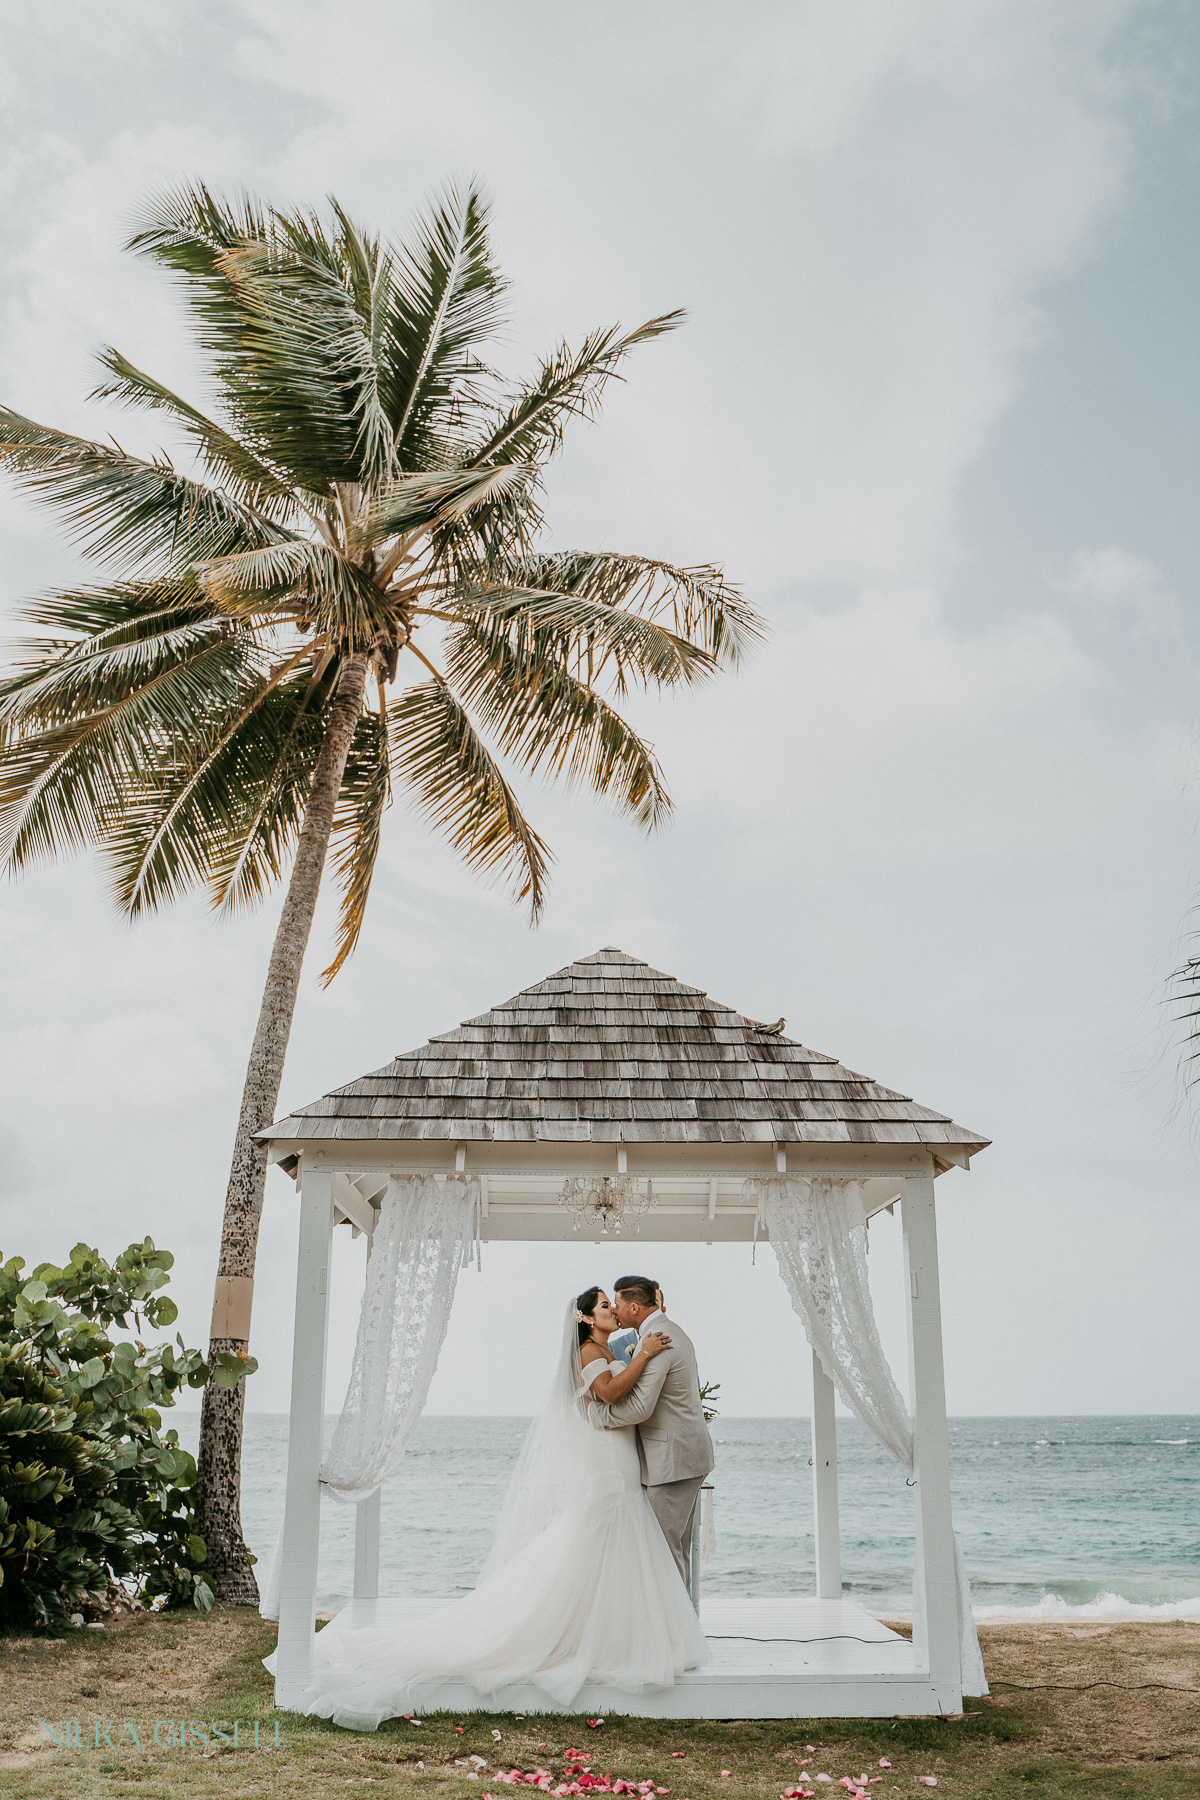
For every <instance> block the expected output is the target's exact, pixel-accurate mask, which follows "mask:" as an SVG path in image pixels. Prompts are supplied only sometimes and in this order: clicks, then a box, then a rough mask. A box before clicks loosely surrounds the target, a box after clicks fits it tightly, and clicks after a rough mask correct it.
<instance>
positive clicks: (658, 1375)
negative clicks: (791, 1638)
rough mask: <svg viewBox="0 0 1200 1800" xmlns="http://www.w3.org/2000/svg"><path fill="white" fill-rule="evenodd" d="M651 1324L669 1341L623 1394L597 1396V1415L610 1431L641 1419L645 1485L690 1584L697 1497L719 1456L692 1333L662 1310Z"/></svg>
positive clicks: (640, 1452)
mask: <svg viewBox="0 0 1200 1800" xmlns="http://www.w3.org/2000/svg"><path fill="white" fill-rule="evenodd" d="M647 1324H649V1325H650V1327H651V1329H652V1330H656V1331H665V1332H666V1334H667V1336H668V1337H669V1338H670V1339H671V1348H670V1349H669V1350H664V1351H662V1352H661V1353H660V1354H659V1355H658V1356H655V1357H653V1358H652V1359H651V1361H650V1363H649V1365H648V1367H647V1368H645V1369H643V1371H642V1373H641V1375H639V1377H638V1380H637V1384H636V1386H635V1387H634V1389H633V1391H632V1393H629V1394H626V1396H625V1398H624V1399H623V1400H618V1401H617V1402H616V1404H615V1405H614V1406H605V1405H604V1403H603V1401H601V1400H593V1401H592V1404H591V1415H592V1421H593V1423H594V1424H596V1425H599V1426H601V1427H603V1429H604V1430H606V1431H613V1430H617V1429H619V1428H620V1427H621V1426H623V1425H636V1426H637V1443H638V1459H639V1461H640V1462H641V1465H642V1486H643V1487H644V1488H645V1490H646V1498H647V1499H648V1500H649V1502H650V1504H651V1506H652V1507H653V1508H654V1512H655V1516H656V1518H657V1519H658V1522H659V1524H660V1525H661V1526H662V1529H663V1536H664V1537H665V1538H666V1540H667V1543H668V1544H669V1545H670V1547H671V1554H672V1556H673V1557H674V1558H675V1563H676V1567H677V1568H678V1570H679V1573H680V1575H681V1577H682V1578H683V1582H684V1585H685V1586H686V1585H687V1582H688V1576H689V1573H690V1570H691V1549H692V1522H693V1520H694V1518H695V1515H696V1502H697V1500H698V1499H699V1498H700V1489H701V1488H702V1487H703V1485H704V1478H705V1476H706V1475H707V1474H708V1473H709V1471H710V1470H711V1469H712V1466H713V1463H714V1462H715V1461H716V1458H715V1457H714V1455H713V1447H712V1438H711V1437H710V1436H709V1434H708V1426H707V1425H706V1423H705V1420H704V1406H703V1403H702V1402H701V1399H700V1376H699V1372H698V1370H697V1368H696V1352H695V1350H694V1348H693V1346H692V1340H691V1338H690V1337H689V1336H688V1334H687V1332H686V1331H683V1330H681V1329H680V1327H679V1326H678V1325H676V1324H674V1323H673V1322H672V1320H670V1319H668V1318H666V1317H665V1316H664V1315H663V1314H661V1313H660V1314H658V1315H656V1316H655V1317H654V1318H653V1320H647Z"/></svg>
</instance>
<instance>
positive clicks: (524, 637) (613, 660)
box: [447, 569, 717, 696]
mask: <svg viewBox="0 0 1200 1800" xmlns="http://www.w3.org/2000/svg"><path fill="white" fill-rule="evenodd" d="M530 573H534V574H536V573H538V571H537V570H536V569H534V570H531V571H530ZM580 586H581V588H582V589H583V591H577V592H573V591H571V590H570V589H568V588H561V587H537V586H534V585H532V584H531V583H528V582H525V583H522V584H520V585H517V584H516V583H507V582H501V581H496V582H494V583H489V584H487V585H486V586H485V587H483V588H478V589H477V588H473V587H470V586H464V587H460V588H459V589H458V591H457V592H456V593H455V594H454V596H453V599H452V601H451V602H449V603H448V606H447V610H448V611H449V612H450V613H451V614H452V615H453V616H455V617H456V619H457V621H459V622H461V623H462V624H464V625H465V624H470V625H472V626H473V627H474V628H475V630H476V631H477V632H478V634H479V636H480V641H481V642H487V643H488V644H489V646H490V647H491V649H492V650H494V651H495V652H496V653H497V654H498V653H499V646H500V645H501V644H507V646H508V647H509V649H510V650H511V652H512V653H513V654H514V655H515V656H516V657H517V658H518V659H519V660H520V661H521V662H522V663H526V664H529V665H533V664H536V663H537V662H538V661H541V660H543V659H544V660H547V661H549V662H552V663H558V664H561V665H562V666H564V667H566V668H570V669H573V670H574V672H575V673H576V674H577V675H578V676H579V677H580V679H581V680H583V681H585V682H587V683H589V684H590V683H592V682H594V681H596V680H597V679H598V678H599V676H600V675H601V673H604V674H605V675H606V679H607V682H608V684H609V685H610V686H611V688H612V690H613V692H614V693H616V694H617V695H620V696H624V695H625V694H626V693H627V692H628V690H629V688H630V686H631V685H632V686H639V687H658V688H664V687H674V686H676V685H677V684H678V683H680V682H684V683H691V682H696V681H703V680H705V679H707V677H708V676H710V675H712V674H714V673H715V671H716V667H717V665H716V662H715V661H714V659H713V657H712V656H711V655H709V653H708V652H707V651H706V650H702V649H700V647H699V646H698V645H697V644H693V643H692V642H690V640H689V639H687V638H685V637H682V636H680V635H679V633H677V632H674V631H670V630H668V629H667V627H666V626H665V625H661V624H659V622H658V621H657V620H655V619H648V618H644V617H642V616H641V615H640V614H639V613H636V612H625V611H624V610H623V609H622V608H620V607H616V606H609V605H607V604H606V603H605V602H604V601H602V600H594V599H592V598H591V597H590V595H589V594H588V593H587V591H586V584H583V583H581V584H580Z"/></svg>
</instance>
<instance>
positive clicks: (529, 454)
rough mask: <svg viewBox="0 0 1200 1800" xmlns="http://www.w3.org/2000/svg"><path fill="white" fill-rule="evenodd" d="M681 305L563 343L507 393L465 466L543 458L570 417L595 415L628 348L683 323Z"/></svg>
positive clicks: (617, 372)
mask: <svg viewBox="0 0 1200 1800" xmlns="http://www.w3.org/2000/svg"><path fill="white" fill-rule="evenodd" d="M684 317H685V314H684V313H683V311H682V310H680V311H676V312H670V313H663V314H661V315H660V316H659V317H658V318H656V319H648V320H647V321H646V323H645V324H644V325H639V326H638V328H637V330H636V331H630V332H626V333H625V334H624V336H622V334H621V329H620V327H619V326H615V325H614V326H611V327H610V328H609V329H608V330H607V331H594V332H593V333H592V334H591V336H590V337H588V338H586V339H585V340H584V342H583V343H582V344H581V345H580V347H579V349H578V350H572V349H570V347H569V346H568V345H566V344H563V345H562V346H561V347H560V348H559V349H558V350H557V351H556V352H555V354H554V355H553V356H550V357H548V358H547V359H546V361H545V362H544V363H543V364H542V367H541V369H540V371H539V373H538V375H537V377H536V379H535V380H533V381H532V382H530V383H528V384H527V385H526V386H523V387H521V388H518V389H517V390H516V392H515V393H514V394H512V395H511V396H510V398H509V401H508V404H507V405H506V406H505V407H504V409H503V411H502V412H501V413H500V415H499V417H498V418H497V419H496V421H495V422H494V424H493V426H492V428H491V430H490V431H489V432H488V434H487V436H486V437H485V438H483V439H482V441H481V442H480V443H478V444H476V445H475V447H474V448H473V449H472V450H471V451H469V452H468V454H467V455H466V456H465V457H464V459H463V460H464V462H465V463H466V464H467V466H468V467H470V468H478V467H480V465H481V464H483V463H495V462H521V461H524V460H525V459H526V458H535V459H537V460H539V461H544V460H545V458H546V457H547V456H549V455H551V454H552V453H553V452H554V451H555V450H556V449H557V448H558V446H559V444H560V443H561V441H562V434H563V427H564V425H565V424H566V422H567V420H568V419H571V418H594V417H595V414H596V412H597V410H598V408H599V404H600V399H601V396H602V394H603V392H604V389H605V387H606V386H607V385H608V383H609V382H610V381H612V380H613V379H614V378H619V369H620V365H621V363H622V362H623V361H624V359H625V357H626V356H628V355H629V352H630V351H631V350H633V349H635V348H636V347H637V345H639V344H647V343H650V342H651V341H652V340H653V339H654V338H658V337H662V335H663V334H664V332H667V331H673V330H674V329H675V327H676V326H677V325H680V324H682V322H683V320H684Z"/></svg>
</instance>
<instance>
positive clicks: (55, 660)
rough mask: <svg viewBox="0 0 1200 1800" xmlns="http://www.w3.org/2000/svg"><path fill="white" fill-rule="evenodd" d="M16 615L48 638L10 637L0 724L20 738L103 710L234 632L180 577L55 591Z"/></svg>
mask: <svg viewBox="0 0 1200 1800" xmlns="http://www.w3.org/2000/svg"><path fill="white" fill-rule="evenodd" d="M22 616H23V617H24V618H25V620H26V621H28V622H29V623H30V624H34V625H42V626H44V627H46V628H47V629H48V631H50V632H53V633H54V635H53V636H48V635H45V634H43V635H42V636H39V637H35V638H25V639H21V638H18V639H13V640H10V644H9V648H10V650H11V652H12V654H13V657H14V662H13V665H12V671H11V673H10V674H9V675H8V677H7V678H6V679H5V680H3V681H0V724H7V725H8V727H9V728H10V730H15V731H17V732H23V733H28V732H30V731H32V730H37V729H43V728H45V727H46V726H50V725H57V724H65V723H67V722H68V721H70V720H71V719H73V718H76V717H77V716H78V715H79V713H80V712H90V711H93V710H95V709H96V708H98V707H104V706H107V705H108V704H109V703H110V702H111V701H112V699H113V698H114V697H115V695H116V694H117V693H123V692H125V691H127V690H128V688H129V687H130V686H131V684H133V683H134V682H135V681H136V680H137V679H139V678H140V679H147V678H148V677H149V676H151V675H153V674H155V673H156V672H158V671H159V670H160V669H162V668H163V667H165V666H172V665H174V664H175V663H177V662H178V661H179V660H180V659H181V658H183V657H185V656H186V655H187V654H190V653H192V652H193V651H194V650H195V649H197V648H199V647H200V646H202V645H204V644H207V643H211V642H213V641H215V640H216V639H227V638H230V637H232V636H233V635H234V634H235V633H236V632H237V630H238V626H237V625H236V624H235V623H234V621H233V620H232V619H230V618H228V617H226V616H224V615H223V614H221V613H220V612H218V611H217V610H216V609H215V608H214V607H213V605H212V602H211V601H210V600H209V599H208V598H207V597H206V596H205V595H204V594H203V593H202V592H201V590H200V588H199V587H198V585H197V584H196V582H195V581H193V580H190V579H188V578H186V577H185V578H184V579H182V580H180V581H174V582H145V583H141V582H127V583H123V584H121V585H120V586H116V587H105V588H78V589H74V590H70V591H67V592H62V591H60V592H56V593H52V594H48V595H46V596H44V597H43V598H42V599H40V600H34V601H31V602H29V603H27V604H26V606H25V607H24V608H23V609H22ZM64 634H65V635H64ZM114 684H115V686H114Z"/></svg>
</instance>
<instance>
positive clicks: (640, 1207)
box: [558, 1175, 655, 1237]
mask: <svg viewBox="0 0 1200 1800" xmlns="http://www.w3.org/2000/svg"><path fill="white" fill-rule="evenodd" d="M558 1204H559V1205H560V1206H565V1207H566V1209H567V1211H568V1212H569V1213H570V1214H571V1217H572V1218H573V1219H574V1221H575V1230H576V1231H578V1230H579V1227H580V1226H581V1225H582V1224H584V1223H585V1222H586V1223H588V1224H592V1225H599V1227H600V1230H601V1232H602V1234H603V1235H604V1236H605V1237H607V1236H608V1233H609V1231H612V1232H613V1233H614V1234H616V1233H618V1232H619V1231H620V1229H621V1226H622V1225H623V1223H624V1222H625V1220H626V1219H636V1220H637V1228H638V1230H639V1232H640V1231H641V1228H642V1225H641V1222H642V1220H643V1219H644V1218H645V1216H646V1214H647V1213H648V1212H649V1211H650V1208H651V1207H652V1206H653V1205H654V1204H655V1195H654V1183H653V1182H652V1181H648V1182H647V1183H646V1191H645V1193H643V1192H642V1184H641V1181H640V1180H639V1179H638V1177H637V1176H636V1175H568V1177H567V1179H566V1180H565V1181H564V1182H563V1190H562V1193H561V1194H560V1195H559V1197H558Z"/></svg>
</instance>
